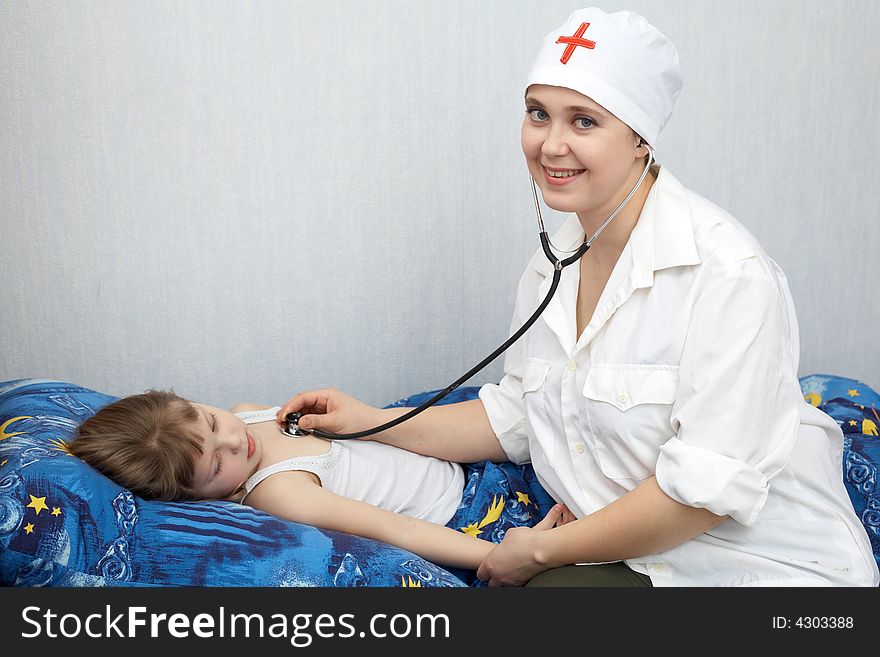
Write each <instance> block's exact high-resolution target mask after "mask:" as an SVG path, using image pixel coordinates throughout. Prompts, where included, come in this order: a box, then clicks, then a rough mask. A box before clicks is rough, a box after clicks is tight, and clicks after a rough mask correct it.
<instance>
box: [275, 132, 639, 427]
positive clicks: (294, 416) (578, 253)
mask: <svg viewBox="0 0 880 657" xmlns="http://www.w3.org/2000/svg"><path fill="white" fill-rule="evenodd" d="M643 143H644V142H643ZM645 147H646V148H647V149H648V160H647V162H646V164H645V169H644V171H642V175H641V176H639V180H638V182H636V184H635V185H633V188H632V189H631V190H630V192H629V194H627V195H626V198H625V199H623V201H621V202H620V205H618V206H617V208H616V209H615V210H614V212H612V213H611V214H610V215H609V216H608V218H607V219H606V220H605V222H604V223H603V224H602V225H601V226H599V229H598V230H597V231H596V232H595V233H593V235H592V236H591V237H590V238H589V239H586V238H585V239H584V242H583V244H581V245H580V246H579V247H578V248H577V249H575V250H573V251H566V250H564V249H559V248H557V247H556V246H555V245H554V244H553V243H552V242H551V241H550V238H549V237H548V236H547V230H546V229H545V228H544V218H543V217H542V216H541V204H540V203H539V202H538V189H537V187H536V186H535V180H534V178H532V177H531V176H529V181H530V182H531V184H532V195H533V196H534V199H535V213H536V214H537V216H538V229H539V236H540V238H541V248H542V249H543V250H544V255H546V256H547V259H548V260H549V261H550V263H551V264H552V265H553V281H552V282H551V283H550V290H549V291H548V292H547V296H546V297H544V300H543V301H542V302H541V305H539V306H538V308H537V309H536V310H535V312H534V313H533V314H532V316H531V317H529V319H528V320H527V321H526V322H525V323H524V324H523V325H522V326H521V327H520V328H519V330H518V331H516V333H514V334H513V335H511V336H510V337H509V338H507V340H505V341H504V343H503V344H502V345H501V346H499V347H498V348H497V349H496V350H495V351H493V352H492V353H491V354H489V355H488V356H486V357H485V358H484V359H483V360H481V361H480V362H479V363H477V364H476V365H475V366H474V367H473V368H472V369H470V370H468V371H467V372H465V373H464V374H463V375H462V376H461V377H459V378H458V379H456V380H455V381H454V382H453V383H451V384H449V385H448V386H447V387H446V388H444V389H443V390H441V391H440V392H438V393H437V394H436V395H434V396H433V397H431V398H430V399H429V400H427V401H426V402H424V403H422V404H420V405H419V406H417V407H416V408H414V409H412V410H411V411H409V412H408V413H406V414H404V415H401V416H400V417H397V418H394V419H393V420H391V421H390V422H386V423H385V424H380V425H379V426H377V427H373V428H372V429H365V430H364V431H356V432H354V433H332V432H330V431H324V430H323V429H312V430H310V431H306V430H305V429H301V428H300V426H299V418H300V417H302V413H288V414H287V415H286V416H285V418H284V419H285V423H284V425H283V427H282V428H281V431H282V432H283V433H284V434H286V435H288V436H291V437H300V436H304V435H306V434H309V433H311V434H313V435H315V436H319V437H321V438H328V439H330V440H350V439H353V438H365V437H366V436H372V435H373V434H375V433H379V432H380V431H386V430H388V429H391V428H392V427H396V426H397V425H398V424H401V423H403V422H406V421H407V420H409V419H411V418H413V417H415V416H416V415H418V414H419V413H421V412H422V411H424V410H425V409H427V408H430V407H431V406H433V405H434V404H436V403H437V402H438V401H440V400H441V399H443V398H444V397H446V395H448V394H449V393H451V392H452V391H453V390H455V389H456V388H458V387H459V386H460V385H461V384H462V383H464V382H465V381H467V380H468V379H470V378H471V377H472V376H473V375H474V374H476V373H477V372H479V371H480V370H482V369H483V368H484V367H486V366H487V365H488V364H489V363H491V362H492V361H493V360H495V359H496V358H498V356H500V355H501V354H502V353H504V352H505V351H507V349H508V348H509V347H510V345H512V344H513V343H514V342H516V341H517V340H519V339H520V338H521V337H522V336H523V334H525V332H526V331H528V330H529V328H531V326H532V324H534V323H535V321H536V320H537V319H538V317H540V316H541V313H542V312H544V309H545V308H546V307H547V305H548V304H549V303H550V300H551V299H552V298H553V295H554V294H556V288H558V287H559V281H560V279H561V278H562V270H563V269H565V268H566V267H568V266H569V265H571V264H573V263H575V262H577V261H578V260H580V259H581V257H582V256H583V255H584V254H585V253H586V252H587V251H588V250H589V249H590V246H591V245H592V244H593V241H594V240H595V239H596V238H597V237H599V234H600V233H601V232H602V231H603V230H605V227H606V226H607V225H608V224H609V223H611V220H612V219H614V217H616V216H617V213H619V212H620V211H621V210H622V209H623V208H624V206H625V205H626V204H627V203H629V200H630V199H631V198H632V197H633V195H634V194H635V193H636V190H637V189H638V188H639V187H640V186H641V184H642V182H644V180H645V176H647V175H648V171H649V170H650V168H651V165H652V164H653V163H654V151H653V149H652V148H651V147H650V146H649V145H647V144H645ZM553 249H556V250H557V251H560V252H561V253H571V254H572V255H570V256H568V257H567V258H564V259H562V260H560V259H559V258H557V257H556V255H555V254H554V253H553Z"/></svg>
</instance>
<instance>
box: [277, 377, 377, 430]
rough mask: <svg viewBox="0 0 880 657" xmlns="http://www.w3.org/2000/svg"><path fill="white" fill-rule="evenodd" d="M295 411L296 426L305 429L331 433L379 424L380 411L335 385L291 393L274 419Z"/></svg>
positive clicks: (279, 419) (361, 428)
mask: <svg viewBox="0 0 880 657" xmlns="http://www.w3.org/2000/svg"><path fill="white" fill-rule="evenodd" d="M294 412H299V413H302V414H303V415H302V417H300V419H299V426H300V427H302V428H303V429H305V430H307V431H311V430H312V429H316V428H317V429H324V430H325V431H331V432H333V433H353V432H355V431H363V430H364V429H369V428H371V427H374V426H376V425H378V424H382V412H381V410H380V409H378V408H374V407H373V406H369V405H367V404H365V403H363V402H362V401H359V400H357V399H355V398H354V397H351V396H350V395H346V394H345V393H344V392H341V391H339V390H336V389H335V388H322V389H320V390H310V391H308V392H301V393H299V394H297V395H294V396H293V397H291V398H290V399H289V400H288V401H287V402H286V403H285V404H284V406H282V407H281V410H280V411H278V414H277V415H276V416H275V421H276V422H277V423H278V424H283V423H284V416H285V415H287V414H288V413H294Z"/></svg>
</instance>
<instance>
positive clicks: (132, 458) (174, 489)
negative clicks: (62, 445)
mask: <svg viewBox="0 0 880 657" xmlns="http://www.w3.org/2000/svg"><path fill="white" fill-rule="evenodd" d="M198 419H199V415H198V411H197V410H196V409H195V407H194V406H193V405H192V404H191V403H190V402H188V401H187V400H186V399H183V398H182V397H179V396H177V395H176V394H174V393H173V392H167V391H163V390H150V391H148V392H146V393H144V394H142V395H131V396H130V397H124V398H122V399H119V400H117V401H115V402H113V403H111V404H109V405H108V406H105V407H104V408H102V409H101V410H99V411H98V412H97V413H95V415H94V416H92V417H90V418H89V419H87V420H85V421H84V422H83V423H82V424H80V425H79V427H78V428H77V430H76V436H75V438H74V440H73V442H72V443H71V444H70V452H71V453H72V454H73V455H74V456H78V457H79V458H81V459H82V460H83V461H85V462H86V463H88V464H89V465H91V466H92V467H94V468H95V469H97V470H98V471H100V472H101V473H103V474H104V475H106V476H107V477H110V478H111V479H112V480H113V481H115V482H116V483H117V484H119V485H120V486H123V487H125V488H127V489H129V490H130V491H131V492H133V493H135V494H136V495H139V496H140V497H143V498H146V499H155V500H162V501H173V500H193V499H196V496H195V494H194V493H193V490H192V486H193V478H194V476H195V464H196V461H197V460H198V458H199V457H200V456H201V455H202V453H203V438H202V437H201V436H200V435H199V433H198V431H197V430H196V425H197V422H198Z"/></svg>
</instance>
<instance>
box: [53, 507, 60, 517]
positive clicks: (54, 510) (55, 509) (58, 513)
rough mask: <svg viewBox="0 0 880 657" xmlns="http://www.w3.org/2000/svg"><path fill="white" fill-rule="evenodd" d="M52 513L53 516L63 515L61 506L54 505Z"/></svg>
mask: <svg viewBox="0 0 880 657" xmlns="http://www.w3.org/2000/svg"><path fill="white" fill-rule="evenodd" d="M52 515H53V516H60V515H61V507H60V506H53V507H52Z"/></svg>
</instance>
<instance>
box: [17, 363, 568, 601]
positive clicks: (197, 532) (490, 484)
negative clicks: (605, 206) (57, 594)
mask: <svg viewBox="0 0 880 657" xmlns="http://www.w3.org/2000/svg"><path fill="white" fill-rule="evenodd" d="M425 394H431V393H425ZM475 394H476V388H470V389H467V388H466V389H461V390H457V391H456V392H455V394H453V395H451V396H450V397H449V398H447V399H446V400H444V402H445V403H449V402H453V401H459V400H461V399H467V398H471V397H473V396H474V395H475ZM114 399H115V397H111V396H109V395H105V394H102V393H100V392H96V391H94V390H88V389H86V388H82V387H80V386H77V385H73V384H69V383H64V382H59V381H43V380H33V379H30V380H18V381H7V382H2V383H0V584H2V585H6V586H120V585H121V586H180V585H195V586H344V587H347V586H385V587H390V586H423V587H430V586H446V587H448V586H465V585H466V584H474V583H477V582H476V579H475V577H474V573H473V572H471V571H463V570H462V571H455V572H454V573H453V572H451V571H449V570H446V569H444V568H441V567H439V566H437V565H435V564H433V563H430V562H428V561H426V560H424V559H422V558H420V557H418V556H416V555H414V554H412V553H410V552H407V551H406V550H402V549H400V548H397V547H393V546H391V545H386V544H384V543H379V542H377V541H372V540H369V539H365V538H361V537H359V536H352V535H348V534H343V533H339V532H332V531H324V530H320V529H316V528H314V527H310V526H307V525H301V524H298V523H294V522H290V521H287V520H282V519H279V518H276V517H275V516H272V515H269V514H267V513H263V512H261V511H257V510H254V509H251V508H250V507H247V506H240V505H238V504H234V503H232V502H222V501H215V502H188V503H186V502H178V503H174V502H156V501H147V500H143V499H140V498H139V497H137V496H135V495H133V494H132V493H131V492H130V491H128V490H125V489H123V488H121V487H119V486H118V485H116V484H114V483H113V482H112V481H110V480H109V479H107V478H106V477H104V476H103V475H101V474H99V473H98V472H97V471H95V470H93V469H92V468H90V467H89V466H87V465H86V464H84V463H83V462H82V461H80V460H79V459H77V458H75V457H73V456H71V455H70V454H69V452H68V450H67V443H68V442H69V441H70V440H71V438H72V436H73V432H74V430H75V428H76V426H77V425H78V424H79V422H81V421H82V420H83V419H85V418H86V417H89V416H90V415H92V414H93V413H94V412H95V411H96V410H97V409H99V408H101V407H102V406H104V405H106V404H108V403H110V402H111V401H113V400H114ZM419 399H420V397H419V396H416V397H414V398H413V400H412V402H410V401H409V400H401V401H400V402H398V404H400V405H412V404H417V403H421V402H420V401H419ZM466 473H467V481H466V486H465V491H464V496H463V500H462V503H461V505H460V507H459V509H458V511H457V512H456V514H455V517H454V518H453V520H452V522H451V523H450V526H451V527H454V528H456V529H460V530H463V531H468V532H470V533H474V534H477V535H479V536H480V537H482V538H489V539H490V540H495V541H500V540H501V538H502V537H503V536H504V530H505V529H507V528H508V527H512V526H521V525H532V524H534V523H535V522H536V521H537V520H538V519H540V518H541V517H543V515H544V514H546V512H547V511H548V510H549V508H550V506H552V503H553V502H552V500H551V499H550V498H549V496H548V495H547V494H546V492H545V491H544V490H543V489H542V488H541V487H540V485H539V484H538V483H537V481H536V480H535V477H534V473H533V472H532V471H531V468H530V467H528V466H515V465H513V464H510V463H503V464H491V463H482V464H475V465H469V466H467V467H466Z"/></svg>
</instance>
